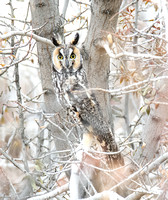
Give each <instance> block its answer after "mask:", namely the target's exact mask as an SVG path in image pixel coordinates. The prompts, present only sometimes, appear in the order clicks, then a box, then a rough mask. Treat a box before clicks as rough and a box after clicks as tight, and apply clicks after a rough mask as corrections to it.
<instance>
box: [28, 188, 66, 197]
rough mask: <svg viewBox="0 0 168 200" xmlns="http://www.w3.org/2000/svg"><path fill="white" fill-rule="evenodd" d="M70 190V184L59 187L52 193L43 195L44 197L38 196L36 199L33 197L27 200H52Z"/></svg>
mask: <svg viewBox="0 0 168 200" xmlns="http://www.w3.org/2000/svg"><path fill="white" fill-rule="evenodd" d="M68 188H69V184H65V185H63V186H61V187H58V188H56V189H55V190H53V191H51V192H48V193H46V194H43V195H39V196H36V197H31V198H28V199H27V200H45V199H50V198H52V197H55V196H57V195H59V194H61V193H63V192H66V191H67V190H68Z"/></svg>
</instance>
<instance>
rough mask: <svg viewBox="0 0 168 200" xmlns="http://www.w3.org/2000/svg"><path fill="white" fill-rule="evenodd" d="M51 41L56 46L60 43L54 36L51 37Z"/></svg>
mask: <svg viewBox="0 0 168 200" xmlns="http://www.w3.org/2000/svg"><path fill="white" fill-rule="evenodd" d="M52 43H53V44H54V45H55V46H56V47H58V46H60V43H59V42H58V41H57V40H56V39H55V38H54V37H53V38H52Z"/></svg>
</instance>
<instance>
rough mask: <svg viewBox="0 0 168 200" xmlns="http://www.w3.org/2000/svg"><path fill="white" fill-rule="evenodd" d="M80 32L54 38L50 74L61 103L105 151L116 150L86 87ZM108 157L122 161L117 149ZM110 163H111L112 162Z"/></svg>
mask: <svg viewBox="0 0 168 200" xmlns="http://www.w3.org/2000/svg"><path fill="white" fill-rule="evenodd" d="M78 40H79V34H78V33H77V34H76V35H75V38H74V40H73V41H72V42H71V43H70V44H68V45H67V44H59V43H58V42H57V40H56V39H54V38H53V44H54V45H55V46H56V48H55V50H54V51H53V71H52V78H53V83H54V87H55V90H56V95H57V97H58V99H59V102H60V103H61V104H62V106H64V107H67V108H70V109H73V111H74V112H76V113H77V115H76V116H78V118H79V120H80V122H81V124H82V125H83V126H84V127H85V130H88V133H91V134H92V135H93V136H94V138H95V139H96V140H97V141H98V142H99V143H100V145H101V147H102V150H103V151H104V152H111V153H114V152H118V151H119V149H118V146H117V144H116V142H115V139H114V136H113V134H112V132H111V131H110V129H109V127H108V125H107V123H106V122H105V121H104V119H103V115H102V112H101V109H100V106H99V103H98V102H97V100H96V97H95V95H94V93H93V92H91V90H88V84H87V78H86V74H85V71H84V69H83V59H82V55H81V53H80V50H79V48H77V47H76V46H75V45H76V44H77V43H78ZM107 161H108V164H110V165H113V164H114V165H116V164H115V163H117V164H123V158H122V156H121V154H120V153H116V154H111V155H110V154H108V155H107ZM114 165H113V166H114Z"/></svg>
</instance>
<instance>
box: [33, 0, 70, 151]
mask: <svg viewBox="0 0 168 200" xmlns="http://www.w3.org/2000/svg"><path fill="white" fill-rule="evenodd" d="M30 8H31V14H32V27H33V29H35V33H36V34H37V35H40V36H42V37H45V38H48V39H51V38H52V37H53V32H55V33H56V34H58V35H59V34H60V35H61V34H62V35H63V32H62V30H61V29H60V23H61V21H60V18H59V0H50V1H45V0H31V1H30ZM40 27H41V28H40ZM52 51H53V48H51V47H49V46H48V45H46V44H42V43H39V42H38V43H37V53H38V62H39V66H40V74H41V81H42V88H43V90H46V92H45V94H44V100H45V112H47V113H57V112H59V111H60V109H61V107H60V105H59V104H58V102H57V99H56V96H55V92H54V88H53V84H52V76H51V69H52V57H51V55H52ZM52 121H53V122H56V123H57V124H58V121H57V119H56V118H55V119H52ZM49 129H50V130H51V133H52V134H54V136H55V137H56V139H55V144H56V149H57V150H64V149H66V148H67V145H68V142H67V138H66V136H65V135H64V134H63V133H62V131H60V129H57V128H56V127H55V126H52V125H51V126H50V128H49Z"/></svg>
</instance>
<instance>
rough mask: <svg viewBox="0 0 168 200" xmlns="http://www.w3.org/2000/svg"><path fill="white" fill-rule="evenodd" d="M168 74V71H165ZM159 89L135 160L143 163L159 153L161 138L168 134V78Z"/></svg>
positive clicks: (161, 82) (161, 83)
mask: <svg viewBox="0 0 168 200" xmlns="http://www.w3.org/2000/svg"><path fill="white" fill-rule="evenodd" d="M164 75H168V73H164ZM157 88H159V89H158V91H157V94H156V97H155V99H154V101H153V103H152V104H151V108H150V110H151V111H150V114H149V116H148V119H147V122H146V124H145V127H144V130H143V132H142V142H143V146H142V147H140V148H139V149H138V151H137V153H136V154H135V156H134V157H135V160H136V161H137V163H139V164H141V165H145V164H146V163H148V162H150V161H151V160H152V159H153V158H155V157H156V156H157V153H159V147H160V144H161V143H160V140H161V138H162V136H164V134H166V125H167V123H168V112H167V110H168V92H167V91H168V80H167V79H165V80H162V81H160V83H159V86H158V85H157Z"/></svg>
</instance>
